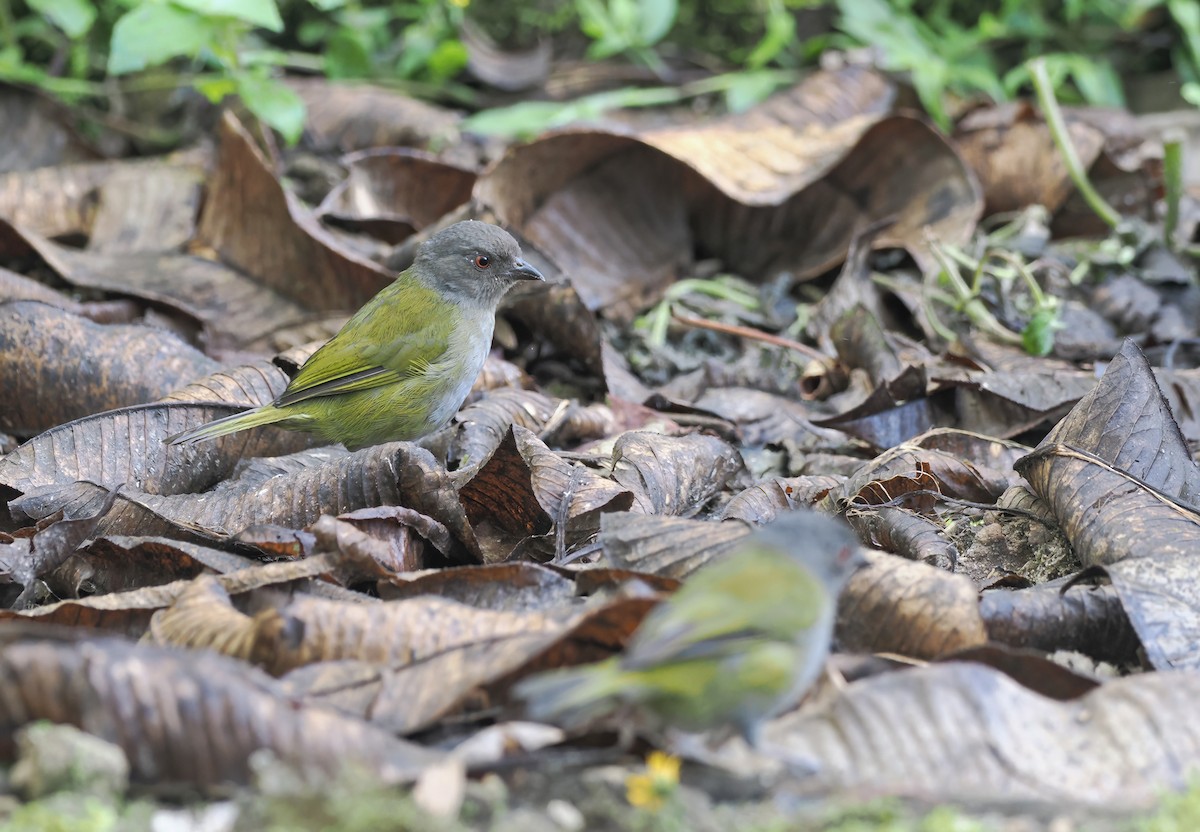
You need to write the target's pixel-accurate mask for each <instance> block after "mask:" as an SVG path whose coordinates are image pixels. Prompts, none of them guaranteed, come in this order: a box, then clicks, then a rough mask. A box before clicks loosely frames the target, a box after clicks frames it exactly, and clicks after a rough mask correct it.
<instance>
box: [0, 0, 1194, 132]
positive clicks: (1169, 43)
mask: <svg viewBox="0 0 1200 832" xmlns="http://www.w3.org/2000/svg"><path fill="white" fill-rule="evenodd" d="M468 16H469V17H470V18H471V20H472V21H473V22H474V23H476V24H477V25H479V26H480V27H481V28H482V29H483V30H484V31H485V32H486V33H488V34H489V35H490V36H492V37H493V38H494V39H496V40H497V42H498V43H500V45H501V46H502V47H504V48H514V49H516V48H522V47H527V46H530V45H532V44H533V43H535V42H538V41H544V40H547V39H549V40H552V41H553V42H554V43H555V46H556V51H558V52H560V53H564V54H567V55H570V54H576V55H578V54H581V53H586V54H587V55H588V56H589V57H592V58H595V59H604V58H621V59H625V60H634V61H638V62H640V63H643V64H645V65H647V66H649V67H651V68H652V69H654V70H655V72H656V73H657V74H658V75H659V76H660V77H662V78H663V79H664V82H667V83H668V84H669V82H670V81H671V78H670V69H669V68H668V67H669V66H678V65H681V64H682V65H702V66H705V67H710V68H713V69H715V70H716V71H717V75H716V76H715V77H714V78H713V79H709V81H711V84H710V85H709V86H708V87H705V86H704V85H699V86H692V87H690V88H686V89H685V88H679V87H675V89H676V94H675V95H674V96H672V95H671V94H670V93H668V92H664V91H662V90H655V91H647V90H644V89H638V90H634V89H626V90H619V91H616V92H614V93H605V94H604V95H605V96H606V97H598V98H589V99H587V100H584V101H577V102H571V103H569V104H566V105H562V104H558V105H542V104H538V105H531V106H528V107H526V108H525V109H524V110H519V111H515V112H514V113H509V114H505V115H498V114H488V115H486V116H482V117H481V118H480V119H479V120H478V121H477V122H476V125H477V129H479V130H481V131H483V130H488V131H491V130H493V129H494V130H495V132H498V133H501V134H505V135H510V136H511V135H528V134H530V133H532V132H534V129H535V128H536V127H539V126H544V125H547V124H561V123H566V122H567V121H569V120H572V119H576V118H581V117H588V116H591V115H593V114H597V113H599V112H602V110H603V108H608V107H623V106H644V105H646V104H659V103H664V102H667V103H670V102H679V101H683V100H685V99H687V98H688V97H691V96H695V95H707V94H713V93H717V94H720V95H722V96H723V97H724V100H725V103H726V105H727V107H728V108H729V109H730V110H733V111H738V110H741V109H745V108H747V107H749V106H752V105H753V104H755V103H757V102H759V101H761V100H762V99H763V98H764V97H766V95H768V94H770V93H771V92H772V91H773V90H775V89H776V88H777V87H778V85H779V84H780V83H786V82H787V81H789V80H791V79H793V78H794V77H795V76H793V75H788V74H787V73H789V72H791V71H794V70H797V69H799V68H801V67H804V66H806V65H812V64H813V63H815V62H816V61H817V59H818V58H819V57H820V54H821V53H822V52H823V51H824V50H827V49H829V48H834V47H837V48H857V47H862V46H867V47H869V48H871V49H872V50H873V52H874V53H875V55H876V56H877V59H878V61H879V62H880V64H881V65H882V66H884V67H887V68H889V69H891V70H895V71H898V72H901V73H904V74H905V75H907V76H908V77H909V78H910V79H911V81H912V84H913V86H914V88H915V89H916V91H917V94H918V96H919V98H920V100H921V102H922V104H923V106H924V107H925V109H926V110H927V111H928V112H929V114H930V116H931V117H932V118H933V119H934V120H935V121H936V122H937V123H938V124H940V125H941V126H942V127H943V128H948V127H949V126H950V123H951V115H952V113H953V109H954V108H953V106H952V105H953V101H954V98H955V97H962V96H976V95H982V96H984V97H986V98H989V99H992V100H995V101H1004V100H1008V99H1011V98H1013V97H1015V96H1017V95H1021V94H1026V93H1027V92H1028V91H1029V90H1030V88H1031V84H1032V78H1031V75H1030V70H1029V66H1028V63H1027V61H1028V59H1029V58H1032V57H1035V56H1036V57H1039V58H1040V59H1041V66H1042V68H1043V71H1044V73H1045V75H1046V77H1047V78H1048V79H1049V82H1050V84H1051V85H1052V86H1053V88H1054V91H1055V94H1056V95H1057V96H1058V97H1059V98H1060V99H1061V100H1064V101H1084V102H1088V103H1093V104H1102V105H1113V106H1120V105H1122V104H1123V103H1124V100H1125V91H1124V88H1123V84H1122V78H1123V77H1124V76H1126V75H1128V74H1130V73H1131V72H1137V71H1143V70H1146V71H1148V70H1154V71H1158V70H1163V69H1167V68H1169V67H1173V68H1174V69H1175V70H1176V71H1177V73H1178V74H1179V76H1180V78H1181V80H1182V81H1183V84H1182V88H1181V91H1182V95H1183V96H1184V98H1186V99H1187V100H1189V101H1191V102H1193V103H1195V104H1200V4H1198V3H1197V2H1195V0H1061V1H1060V0H979V1H978V2H977V0H571V2H561V0H530V2H523V3H511V4H509V3H504V4H501V3H488V2H485V0H474V2H472V0H115V2H101V0H0V80H3V81H10V82H15V83H22V84H31V85H36V86H39V87H41V88H43V89H45V90H47V91H49V92H51V93H53V94H55V95H58V96H60V97H61V98H63V99H64V100H66V101H68V102H69V103H73V102H77V101H80V100H85V99H86V100H89V101H90V102H92V103H98V104H99V105H100V108H101V109H103V108H104V99H105V98H106V97H107V96H109V95H111V92H112V88H111V87H106V86H104V85H103V84H102V81H103V79H104V77H105V75H108V76H109V77H116V78H119V79H125V80H124V81H123V82H122V88H130V89H132V88H138V89H146V86H145V85H146V84H165V83H172V82H173V83H175V84H182V85H187V84H191V85H192V86H194V87H195V88H196V89H198V90H199V91H201V92H202V93H204V94H205V95H206V96H207V97H209V98H210V99H212V100H215V101H219V100H221V99H222V98H224V97H225V96H229V95H238V96H240V97H241V99H242V101H243V102H244V103H245V104H246V106H247V107H248V108H249V109H250V110H251V111H253V112H254V113H255V114H257V115H258V116H259V117H261V118H262V119H263V120H264V121H265V122H267V123H268V124H270V125H271V126H273V127H275V128H276V129H277V130H279V131H280V132H281V133H282V134H283V135H284V136H285V137H286V138H288V139H289V140H294V139H295V138H296V137H298V135H299V133H300V130H301V125H302V121H303V111H302V107H301V105H300V101H299V99H298V98H297V97H296V96H295V95H293V94H291V93H289V92H288V90H287V88H286V87H285V86H283V85H282V84H281V83H280V82H279V77H280V76H281V74H282V72H281V68H283V67H288V68H303V69H305V70H306V71H319V72H321V73H323V74H324V75H325V76H326V77H329V78H335V79H359V78H362V79H374V80H379V81H383V82H389V83H396V84H409V85H413V84H416V85H424V86H423V89H425V90H427V91H433V92H435V93H436V94H437V95H439V96H442V97H453V98H456V99H457V100H459V101H463V100H469V90H466V89H465V88H464V87H462V86H458V85H455V84H454V81H455V79H457V78H458V77H459V76H460V75H461V74H462V71H463V70H464V68H465V67H466V63H467V51H466V48H465V46H464V45H463V43H462V41H461V40H460V37H459V31H460V28H461V25H462V23H463V21H464V18H465V17H468ZM1151 44H1153V48H1151V46H1150V45H1151ZM1160 44H1165V48H1164V47H1163V46H1162V45H1160ZM668 58H676V59H681V60H679V61H675V62H669V61H668V60H667V59H668ZM154 68H166V69H168V70H170V72H172V73H178V74H177V75H176V76H175V77H174V78H173V79H172V78H171V77H170V75H169V74H168V73H158V74H157V75H156V76H155V78H154V79H153V80H152V81H148V80H147V79H146V78H144V77H143V76H141V75H138V74H139V73H142V72H144V71H145V70H147V69H154Z"/></svg>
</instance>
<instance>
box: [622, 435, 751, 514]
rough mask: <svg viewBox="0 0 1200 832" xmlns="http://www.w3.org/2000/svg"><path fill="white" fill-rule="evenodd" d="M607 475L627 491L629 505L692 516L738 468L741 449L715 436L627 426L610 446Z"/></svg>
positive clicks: (653, 511)
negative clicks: (630, 498) (610, 464)
mask: <svg viewBox="0 0 1200 832" xmlns="http://www.w3.org/2000/svg"><path fill="white" fill-rule="evenodd" d="M612 458H613V473H612V478H613V480H614V481H616V482H617V483H619V484H621V485H623V486H624V487H625V488H627V489H629V490H630V491H632V492H633V495H634V497H633V510H634V511H640V512H642V513H644V514H668V515H676V516H680V517H692V516H694V515H696V514H698V513H699V512H700V510H701V509H703V508H704V507H705V505H707V504H708V502H709V501H710V500H711V499H712V498H713V497H715V496H716V495H717V493H718V492H719V491H721V489H723V488H724V487H725V484H726V483H727V482H728V481H729V480H730V479H731V478H733V477H734V476H736V475H737V474H738V473H740V472H741V471H743V470H744V465H743V463H742V457H741V454H739V453H738V452H737V451H736V450H735V449H734V448H733V447H732V446H731V445H729V444H728V443H726V442H723V441H721V440H720V439H717V438H716V437H715V436H705V435H704V434H699V433H693V434H687V435H684V436H662V435H661V434H653V433H646V432H641V431H630V432H629V433H624V434H621V436H619V437H617V441H616V443H615V444H614V445H613V453H612Z"/></svg>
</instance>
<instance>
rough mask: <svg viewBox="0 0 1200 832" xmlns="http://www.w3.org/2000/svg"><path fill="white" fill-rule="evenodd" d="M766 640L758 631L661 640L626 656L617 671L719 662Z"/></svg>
mask: <svg viewBox="0 0 1200 832" xmlns="http://www.w3.org/2000/svg"><path fill="white" fill-rule="evenodd" d="M769 638H771V636H768V635H767V634H766V633H763V632H762V631H760V630H751V629H747V630H741V631H739V632H736V633H724V634H722V635H719V636H712V637H709V638H704V639H700V640H694V639H693V638H691V637H690V636H689V637H684V638H679V639H677V640H675V641H666V640H664V641H662V642H659V643H657V644H648V645H646V648H647V649H639V650H638V651H636V652H635V653H626V654H625V655H624V656H622V657H621V668H622V669H623V670H644V669H646V668H649V667H656V666H659V665H665V664H673V663H675V662H690V661H696V660H699V659H723V658H726V657H727V656H732V655H737V654H738V653H742V652H745V651H746V650H748V649H750V648H752V647H754V646H756V645H758V644H760V643H762V642H763V641H764V640H767V639H769Z"/></svg>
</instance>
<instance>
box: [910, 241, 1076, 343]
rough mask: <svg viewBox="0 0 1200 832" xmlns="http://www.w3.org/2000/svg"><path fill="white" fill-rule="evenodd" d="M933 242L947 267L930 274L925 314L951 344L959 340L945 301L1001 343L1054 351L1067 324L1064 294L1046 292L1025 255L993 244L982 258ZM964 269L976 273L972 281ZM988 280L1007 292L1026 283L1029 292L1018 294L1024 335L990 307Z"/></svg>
mask: <svg viewBox="0 0 1200 832" xmlns="http://www.w3.org/2000/svg"><path fill="white" fill-rule="evenodd" d="M1001 234H1003V230H1002V231H1001ZM929 246H930V251H931V252H932V253H933V256H934V258H935V259H936V260H937V262H938V265H939V266H941V269H940V271H930V272H929V273H927V274H926V276H925V286H924V307H925V317H926V320H927V321H929V324H930V326H931V327H932V328H933V330H934V331H935V332H937V334H938V335H939V336H941V337H942V338H943V339H945V340H946V341H949V342H954V341H955V340H957V338H958V336H957V334H956V333H955V331H954V330H953V329H951V328H950V327H949V326H947V325H946V324H945V323H944V322H943V321H942V320H941V317H940V316H939V315H938V313H937V311H936V307H937V306H939V305H941V306H946V307H948V308H950V309H952V310H954V311H955V312H958V313H960V314H961V315H963V316H964V317H966V318H967V320H969V321H970V322H971V323H972V324H973V325H974V326H976V327H978V328H979V329H980V330H981V331H982V332H984V333H986V334H987V335H989V336H990V337H992V338H994V339H996V340H997V341H999V342H1000V343H1003V344H1013V345H1016V346H1020V347H1021V348H1022V349H1024V350H1025V351H1026V352H1027V353H1029V354H1030V355H1037V356H1042V355H1049V354H1050V352H1051V350H1053V349H1054V333H1055V332H1057V331H1058V330H1060V329H1062V326H1063V325H1062V307H1061V304H1060V302H1059V299H1058V298H1056V297H1054V296H1053V295H1050V294H1047V293H1046V292H1044V291H1043V290H1042V287H1041V286H1040V285H1039V284H1038V282H1037V279H1036V278H1035V277H1034V276H1033V274H1032V273H1031V272H1030V271H1029V267H1028V265H1027V264H1026V263H1025V261H1024V260H1023V259H1022V258H1021V257H1020V256H1019V255H1017V254H1014V253H1013V252H1010V251H1006V250H1004V249H1001V248H987V249H986V250H985V251H984V253H983V255H982V256H981V257H979V258H978V259H976V258H973V257H971V256H970V255H969V254H967V253H966V252H965V251H963V250H962V249H959V248H957V247H955V246H950V245H946V244H945V243H940V242H938V241H936V240H932V239H930V240H929ZM963 269H966V270H968V271H969V272H970V274H971V282H970V283H969V284H968V283H967V281H966V280H965V279H964V278H963V276H962V270H963ZM987 282H990V283H992V284H993V285H995V286H996V287H997V288H998V290H999V292H1000V293H1001V294H1002V295H1004V296H1011V295H1013V294H1014V292H1013V290H1014V288H1015V286H1016V285H1017V284H1018V282H1019V283H1020V285H1022V286H1023V287H1024V290H1025V291H1024V293H1023V294H1020V295H1017V297H1016V305H1017V306H1018V311H1019V312H1020V313H1021V314H1022V315H1023V317H1024V319H1025V325H1024V326H1023V327H1022V329H1021V331H1020V332H1019V333H1018V332H1014V331H1013V330H1011V329H1009V328H1008V327H1006V326H1005V325H1004V324H1002V323H1001V322H1000V321H999V319H997V318H996V316H995V315H994V314H993V313H992V311H991V309H989V308H988V304H987V303H986V302H985V301H984V287H985V283H987Z"/></svg>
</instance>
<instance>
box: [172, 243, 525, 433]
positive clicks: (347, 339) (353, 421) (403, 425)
mask: <svg viewBox="0 0 1200 832" xmlns="http://www.w3.org/2000/svg"><path fill="white" fill-rule="evenodd" d="M521 280H543V277H542V275H541V273H540V272H538V270H537V269H535V268H534V267H533V266H531V265H529V264H528V263H526V262H525V261H524V260H523V259H522V258H521V248H520V246H519V245H518V244H517V241H516V240H514V239H513V238H512V235H510V234H509V233H508V232H507V231H505V230H503V229H502V228H498V227H496V226H494V225H489V224H488V223H485V222H478V221H475V220H468V221H466V222H460V223H457V224H455V225H452V226H450V227H449V228H446V229H444V230H442V231H439V232H438V233H437V234H435V235H434V236H433V237H431V238H430V239H429V240H427V241H426V242H425V243H424V244H422V245H421V246H420V248H418V249H417V254H416V258H415V260H414V261H413V264H412V266H410V267H409V268H407V269H405V270H404V271H403V272H401V273H400V275H399V276H398V277H397V278H396V280H395V281H394V282H393V283H391V284H390V285H389V286H387V287H386V288H384V289H383V290H382V291H380V292H379V294H377V295H376V296H375V297H373V298H371V300H369V301H367V303H366V305H365V306H363V307H362V309H359V310H358V312H356V313H355V314H354V316H353V317H352V318H350V320H349V321H347V322H346V325H345V326H343V327H342V328H341V330H339V331H338V333H337V334H336V335H334V336H333V338H331V339H330V340H329V341H328V342H327V343H326V344H325V345H324V346H322V347H321V348H320V349H319V350H317V351H316V352H315V353H313V354H312V356H310V357H309V359H308V360H307V361H305V362H304V364H303V365H302V366H301V367H300V369H299V370H298V371H297V372H296V376H295V378H293V379H292V381H291V383H290V384H289V385H288V386H287V389H286V390H284V392H283V394H282V395H281V396H280V397H279V398H277V399H276V400H275V401H273V402H271V403H270V404H268V405H264V406H262V407H256V408H254V409H253V410H248V411H246V412H245V413H237V414H234V415H233V416H227V417H225V418H223V419H217V420H216V421H214V422H209V423H208V424H206V425H201V426H199V427H197V428H193V429H191V430H187V431H184V432H182V433H179V434H176V435H175V436H171V437H169V438H168V439H167V440H166V441H167V442H169V443H171V444H178V443H181V442H193V441H195V440H198V439H213V438H215V437H218V436H224V435H225V434H229V433H234V432H236V431H239V430H246V429H247V428H253V427H258V426H259V425H278V426H279V427H282V428H286V429H288V430H297V431H306V432H309V433H315V434H316V435H318V436H320V437H322V438H323V439H326V440H328V441H330V442H341V443H343V444H344V445H345V446H346V447H347V448H349V449H350V450H356V449H358V448H363V447H366V446H367V445H376V444H379V443H381V442H392V441H396V440H407V439H418V438H420V437H422V436H425V435H426V434H429V433H432V432H433V431H435V430H437V429H438V428H440V427H442V426H443V425H445V424H446V423H447V422H449V421H450V419H451V417H452V416H454V414H455V413H456V412H458V409H459V407H461V406H462V403H463V401H464V400H465V399H466V398H467V394H468V393H470V392H471V386H472V385H473V384H474V383H475V379H476V377H478V375H479V372H480V370H482V369H483V362H484V359H485V358H487V354H488V350H489V349H490V348H491V345H492V329H493V327H494V326H495V323H496V307H497V306H499V304H500V299H501V298H503V297H504V294H505V293H506V292H507V291H508V290H509V289H510V288H511V287H512V286H513V285H514V284H515V283H517V282H518V281H521Z"/></svg>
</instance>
